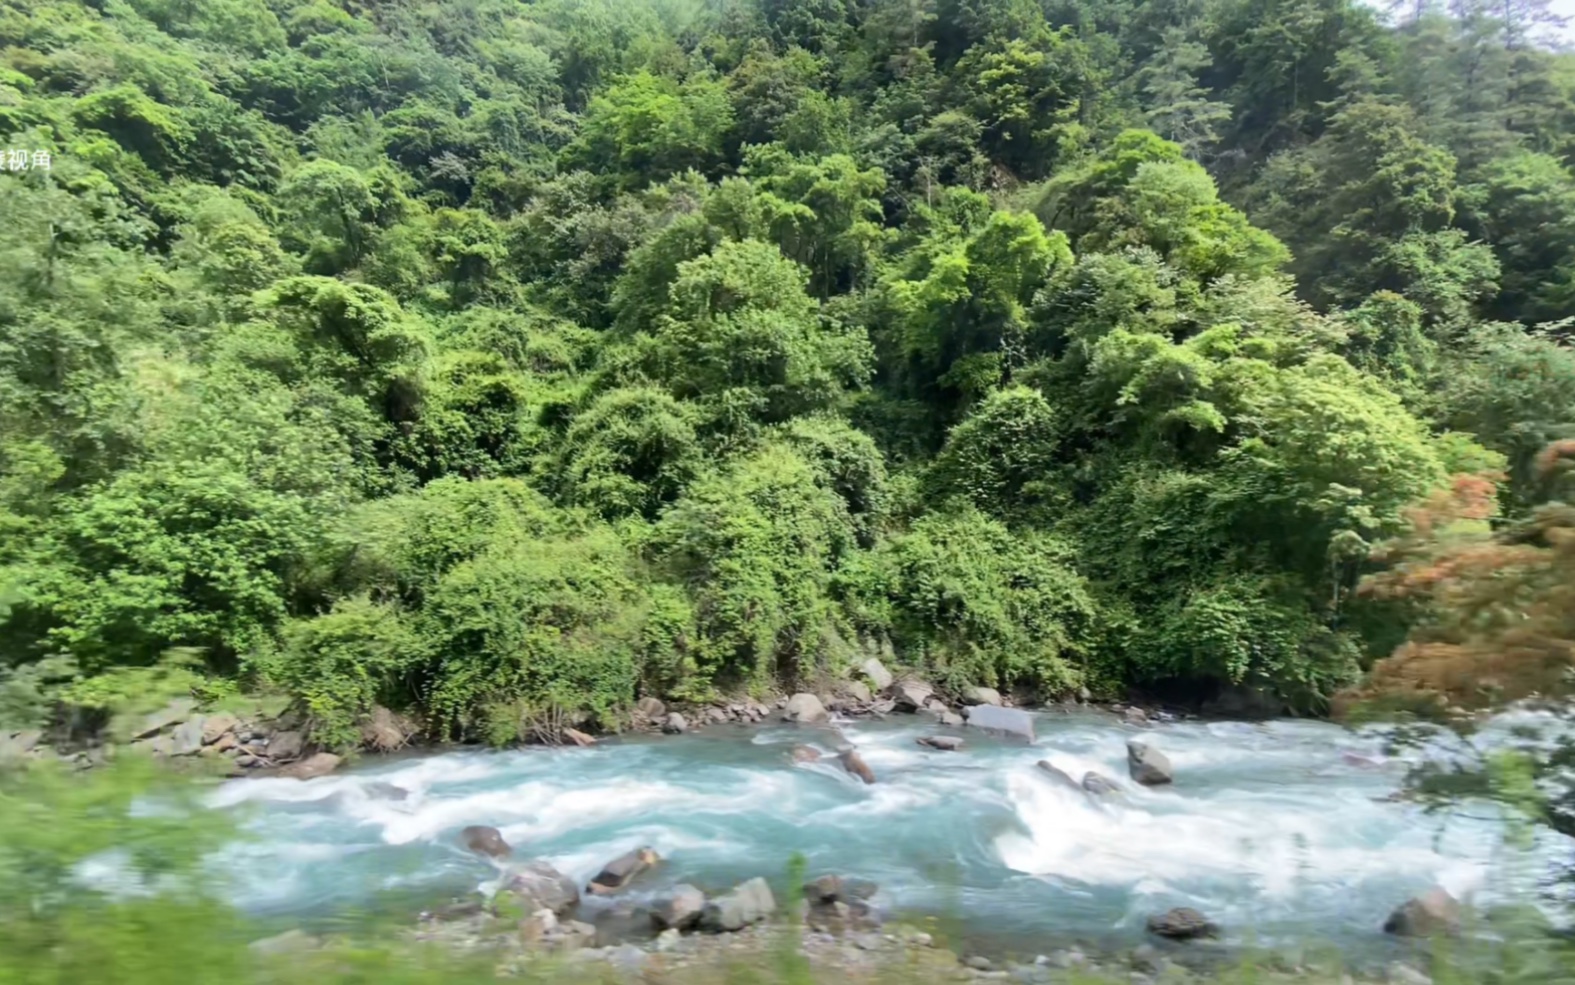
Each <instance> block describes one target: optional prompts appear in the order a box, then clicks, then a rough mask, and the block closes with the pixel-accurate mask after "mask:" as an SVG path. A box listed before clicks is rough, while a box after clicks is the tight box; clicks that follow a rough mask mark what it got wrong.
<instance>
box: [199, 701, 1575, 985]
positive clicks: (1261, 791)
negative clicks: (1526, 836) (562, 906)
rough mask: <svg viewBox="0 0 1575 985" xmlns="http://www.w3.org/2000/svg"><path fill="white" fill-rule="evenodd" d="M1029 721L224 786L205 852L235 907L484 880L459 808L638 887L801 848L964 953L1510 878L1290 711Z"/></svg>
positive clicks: (528, 753) (1313, 916)
mask: <svg viewBox="0 0 1575 985" xmlns="http://www.w3.org/2000/svg"><path fill="white" fill-rule="evenodd" d="M1036 717H1037V728H1038V732H1039V736H1038V740H1037V741H1036V743H1035V744H1034V745H1033V746H1031V747H1030V746H1024V745H1021V744H1014V743H1011V742H1006V741H997V740H995V739H992V738H988V737H985V736H982V735H980V734H978V733H977V732H970V731H967V730H964V732H963V733H962V734H964V735H965V736H966V738H967V740H968V744H967V747H966V749H965V750H964V751H961V752H955V753H942V752H932V751H928V750H926V749H925V748H923V747H921V746H919V745H918V744H917V743H916V741H915V740H916V739H917V738H918V737H919V736H921V735H926V734H935V733H936V732H937V731H938V730H937V729H936V728H935V727H934V724H933V721H932V720H930V719H929V718H928V716H908V717H899V718H895V719H892V720H888V721H883V722H878V721H857V722H847V723H841V724H840V728H841V731H842V734H843V735H844V736H846V738H847V739H848V740H850V741H852V742H854V743H855V744H857V745H858V747H859V748H860V750H861V751H862V752H863V754H864V757H865V759H866V760H867V761H868V763H869V764H870V766H871V767H872V768H873V769H874V770H875V772H876V774H877V775H878V777H879V782H878V783H877V784H875V785H873V786H865V785H864V784H862V783H860V782H858V781H856V780H855V779H853V778H852V777H850V776H848V775H846V774H845V773H844V772H843V771H842V770H841V769H840V768H839V767H838V766H837V764H836V762H835V760H831V761H829V762H822V763H817V764H812V765H802V766H795V765H793V764H792V763H791V762H790V760H789V755H788V753H789V750H790V749H791V747H792V745H794V744H795V743H804V742H807V743H810V744H818V745H820V746H821V747H822V748H823V749H830V748H832V747H833V745H834V743H835V738H834V737H833V736H832V735H831V733H830V732H829V731H827V730H825V729H819V730H817V729H810V728H802V727H797V726H781V727H764V728H758V729H743V728H739V727H732V726H713V727H711V728H708V729H706V730H704V731H702V732H699V733H696V734H689V735H683V736H640V737H633V738H629V739H625V740H615V741H607V742H603V743H602V744H599V745H597V746H595V747H593V748H585V749H580V748H565V749H544V748H527V749H518V750H511V751H500V752H490V751H464V750H461V751H450V752H443V753H440V754H433V755H424V756H420V757H409V758H396V759H385V760H376V759H374V760H371V761H368V762H367V763H365V765H363V766H362V767H360V768H357V769H354V770H351V771H349V772H345V773H342V774H340V775H335V776H330V777H325V778H322V779H318V780H312V781H308V782H304V783H303V782H300V781H295V780H279V779H264V780H238V781H233V782H230V783H227V784H225V785H224V786H223V787H221V788H220V789H219V790H217V791H216V792H215V793H214V795H213V797H212V804H213V806H215V807H218V808H221V809H226V810H236V811H241V812H242V821H243V828H244V830H245V831H246V833H247V836H248V837H247V838H246V839H244V840H243V841H242V842H240V843H238V844H236V845H234V846H232V847H231V848H229V849H228V850H226V851H225V852H224V853H223V855H222V857H221V858H220V859H219V860H218V862H219V864H220V865H221V866H222V868H223V870H224V871H225V872H226V873H227V874H228V875H229V876H230V883H229V885H230V887H231V891H232V892H233V893H234V894H235V898H236V900H237V902H238V903H239V904H240V905H241V906H243V907H244V908H245V909H247V910H249V911H250V912H252V913H254V914H256V915H257V916H258V917H259V918H261V919H264V920H266V919H268V918H277V917H289V918H290V919H293V920H308V919H312V918H322V917H324V916H326V915H328V914H341V915H342V914H344V913H346V912H352V911H354V912H367V911H377V910H379V909H381V910H383V911H385V912H392V911H397V910H398V909H399V908H400V907H404V908H405V912H406V913H413V912H415V910H416V909H418V908H419V907H420V906H422V905H432V904H434V903H437V902H441V901H442V900H443V899H445V898H453V897H456V896H462V895H464V894H466V893H470V892H473V891H474V890H476V889H477V888H478V887H485V886H486V885H488V884H489V883H490V882H491V881H492V880H495V879H496V873H495V871H494V870H493V869H492V868H491V867H490V866H489V865H488V864H487V863H486V862H485V861H483V860H478V859H477V858H475V857H474V856H471V855H469V854H467V853H466V852H464V851H463V850H462V849H461V848H460V847H459V846H458V845H457V844H456V834H457V832H458V831H459V829H460V828H462V827H464V826H466V825H471V824H490V825H495V826H496V827H498V828H499V829H500V830H501V831H502V832H503V834H504V836H505V837H506V838H507V839H508V841H509V842H510V843H511V844H512V845H514V846H515V848H516V852H517V853H518V854H520V855H528V856H538V857H544V858H546V859H548V860H550V861H551V862H552V863H553V864H554V865H556V866H558V867H559V868H560V869H562V870H563V871H564V872H566V873H568V874H569V875H571V876H573V877H574V878H575V879H576V880H577V881H578V882H580V883H581V884H582V885H583V884H584V882H585V881H586V880H587V879H588V878H589V877H590V876H591V875H593V874H594V873H595V872H596V871H597V869H598V868H599V867H600V864H601V863H602V862H604V861H606V860H608V859H611V858H613V857H614V856H617V855H619V854H621V853H622V852H624V851H627V850H629V849H632V848H635V847H638V846H641V845H650V846H652V847H654V848H655V849H656V850H657V851H658V852H659V853H660V854H661V855H662V856H663V858H664V862H663V864H662V865H661V867H660V868H659V869H658V870H657V871H656V872H655V873H653V874H651V875H650V876H649V877H647V878H643V879H642V880H641V881H640V882H638V883H637V884H636V887H635V888H634V889H632V890H631V892H632V893H633V894H634V895H635V896H637V897H639V896H643V895H658V894H660V892H661V890H662V889H663V888H664V887H667V886H671V885H673V884H675V883H678V882H689V883H693V884H695V885H698V886H700V887H701V888H703V889H706V890H718V889H723V888H726V887H728V886H731V885H732V884H734V883H736V882H738V881H741V880H742V879H745V878H749V877H752V876H756V875H766V876H768V877H769V878H774V879H775V880H776V881H777V882H778V884H779V885H780V880H781V878H782V877H783V876H784V874H785V872H786V869H787V863H788V860H789V858H790V856H791V855H792V853H794V852H800V853H803V855H804V856H805V857H806V858H807V860H808V865H809V868H810V870H812V874H813V873H818V872H838V873H841V874H844V875H850V876H858V877H863V878H867V879H872V880H874V881H876V882H877V883H878V884H879V886H880V893H879V895H878V896H877V897H876V902H877V903H879V904H880V905H881V906H882V907H883V908H884V909H886V910H887V911H889V912H894V913H898V914H905V915H906V914H916V915H924V914H932V915H937V916H940V917H943V918H946V919H949V920H952V921H954V922H953V923H952V924H950V925H949V926H951V927H952V928H953V930H954V933H956V934H958V935H961V936H962V937H965V938H972V939H973V942H974V943H975V944H976V945H977V946H979V947H980V948H981V949H983V948H985V947H993V948H994V949H996V950H1009V951H1013V952H1017V953H1026V954H1032V953H1035V952H1036V951H1043V950H1047V949H1048V948H1050V947H1051V946H1055V945H1058V944H1064V943H1068V942H1072V941H1079V942H1082V943H1084V944H1085V945H1089V946H1094V947H1110V946H1131V945H1132V944H1135V943H1137V942H1139V941H1140V940H1141V938H1142V936H1143V923H1144V919H1145V917H1146V916H1147V915H1148V914H1150V913H1154V912H1157V911H1161V910H1164V909H1167V908H1169V907H1173V906H1193V907H1196V908H1198V909H1200V910H1202V911H1203V912H1204V913H1206V914H1208V915H1209V916H1210V917H1211V918H1213V919H1214V920H1216V921H1218V922H1219V923H1221V924H1222V925H1223V926H1224V928H1225V930H1226V940H1227V941H1228V942H1236V943H1243V944H1246V943H1252V944H1258V945H1268V946H1275V947H1280V946H1288V945H1291V944H1294V943H1296V942H1304V941H1307V940H1309V939H1312V940H1316V941H1318V942H1320V943H1321V944H1322V945H1324V946H1333V947H1337V948H1339V949H1341V951H1342V952H1345V953H1347V954H1358V953H1360V954H1370V955H1372V956H1373V957H1374V959H1375V960H1378V959H1381V958H1382V955H1383V953H1384V949H1385V948H1386V947H1388V946H1389V945H1388V944H1387V943H1386V942H1385V941H1384V939H1383V935H1382V934H1380V933H1379V927H1380V925H1381V924H1382V923H1383V921H1384V918H1385V916H1386V915H1387V914H1388V913H1389V911H1390V910H1391V909H1392V908H1393V907H1394V906H1395V905H1396V904H1397V903H1399V902H1401V901H1403V900H1404V899H1406V898H1407V897H1408V896H1410V895H1412V894H1414V893H1416V892H1418V891H1420V890H1422V889H1425V888H1426V887H1428V886H1429V885H1432V884H1434V883H1439V884H1442V885H1443V886H1445V887H1446V888H1448V889H1449V890H1450V891H1451V892H1454V893H1455V894H1456V895H1457V896H1466V895H1470V896H1472V897H1473V900H1474V902H1476V903H1478V904H1481V903H1491V902H1492V901H1493V900H1495V899H1497V898H1503V897H1505V896H1506V895H1508V894H1509V893H1510V892H1513V891H1515V890H1516V889H1518V888H1524V886H1523V884H1522V883H1521V882H1517V881H1515V877H1514V873H1515V871H1517V870H1518V869H1520V868H1522V867H1520V866H1514V865H1506V864H1504V863H1505V861H1506V851H1505V849H1503V848H1502V841H1503V838H1502V835H1501V826H1500V825H1499V824H1498V823H1496V822H1495V821H1494V820H1492V818H1491V814H1490V812H1488V811H1486V810H1485V809H1473V810H1472V811H1471V812H1470V813H1471V816H1469V817H1464V816H1457V817H1454V818H1448V819H1445V818H1439V817H1430V816H1425V815H1424V814H1423V813H1422V812H1421V810H1420V809H1419V808H1417V807H1415V806H1414V805H1409V804H1405V803H1394V802H1385V801H1384V800H1383V798H1384V797H1385V796H1386V795H1388V794H1390V793H1392V792H1393V791H1394V790H1395V789H1396V788H1397V785H1398V783H1399V781H1400V780H1401V778H1402V776H1403V774H1404V768H1405V767H1404V763H1403V762H1399V761H1396V760H1387V759H1386V758H1385V757H1384V756H1383V754H1382V752H1381V743H1380V740H1379V738H1378V736H1377V735H1376V734H1373V733H1353V732H1350V731H1348V730H1345V729H1342V728H1340V727H1337V726H1334V725H1330V724H1327V723H1320V722H1311V721H1281V722H1273V723H1268V724H1248V723H1235V722H1191V721H1188V722H1178V723H1171V724H1164V725H1160V726H1157V727H1154V728H1150V729H1137V728H1134V727H1132V726H1128V725H1125V724H1123V723H1120V722H1118V721H1116V720H1115V719H1113V718H1112V717H1111V716H1109V715H1105V714H1102V713H1098V712H1092V711H1090V712H1070V713H1068V712H1060V711H1047V712H1043V713H1040V714H1038V715H1037V716H1036ZM1139 733H1141V734H1142V737H1143V739H1144V741H1147V742H1149V743H1150V744H1152V745H1154V746H1156V747H1157V748H1159V749H1161V750H1162V751H1163V752H1165V753H1166V754H1167V755H1168V756H1169V757H1170V760H1171V761H1172V763H1173V764H1174V767H1175V773H1176V783H1175V785H1174V786H1172V787H1168V788H1159V789H1146V788H1142V787H1139V786H1137V785H1135V784H1133V783H1131V782H1130V781H1129V780H1128V779H1127V776H1126V769H1125V743H1126V740H1127V739H1129V738H1132V737H1135V736H1137V735H1139ZM1348 753H1349V754H1351V755H1347V754H1348ZM1040 759H1048V760H1050V761H1051V762H1052V763H1054V764H1056V765H1057V766H1059V767H1061V768H1062V769H1064V770H1066V771H1067V772H1068V773H1071V774H1073V775H1074V776H1081V775H1082V774H1083V773H1084V772H1085V771H1087V770H1097V771H1099V772H1101V773H1103V774H1105V775H1106V776H1108V777H1112V778H1114V779H1116V780H1117V781H1118V783H1120V784H1121V786H1122V787H1123V794H1124V802H1123V803H1120V804H1109V805H1103V806H1101V805H1099V804H1096V803H1094V802H1092V801H1090V800H1089V799H1088V798H1086V797H1084V796H1082V795H1081V794H1079V793H1075V792H1072V791H1067V790H1063V789H1060V788H1058V787H1056V786H1055V785H1054V784H1052V783H1050V782H1047V781H1046V779H1045V778H1044V777H1043V776H1042V775H1040V774H1039V773H1038V771H1037V770H1036V769H1035V766H1034V764H1035V763H1036V761H1038V760H1040ZM394 788H398V790H395V789H394ZM399 791H403V792H404V793H403V795H402V799H401V795H400V793H399ZM1549 847H1550V846H1544V849H1545V850H1546V849H1548V848H1549ZM1551 847H1553V848H1558V847H1561V846H1551ZM1520 878H1521V879H1524V878H1525V876H1524V875H1522V876H1521V877H1520ZM390 908H392V910H391V909H390Z"/></svg>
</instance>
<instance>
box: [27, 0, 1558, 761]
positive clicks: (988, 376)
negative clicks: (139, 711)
mask: <svg viewBox="0 0 1575 985" xmlns="http://www.w3.org/2000/svg"><path fill="white" fill-rule="evenodd" d="M1546 6H1547V5H1546V0H1498V2H1493V3H1488V2H1486V0H1451V2H1450V3H1449V4H1448V5H1447V9H1446V8H1445V5H1442V4H1437V3H1434V2H1431V0H1406V2H1403V3H1398V4H1396V5H1395V9H1393V10H1385V9H1375V8H1370V7H1368V6H1366V5H1363V4H1358V3H1354V2H1350V0H1146V2H1145V0H640V2H630V0H540V2H526V0H383V2H375V0H332V2H331V0H78V2H70V0H0V148H4V149H6V150H17V151H23V152H25V155H21V156H25V157H26V161H27V164H28V166H27V167H25V168H22V167H16V168H12V167H7V168H6V169H5V170H0V227H3V228H4V229H5V230H6V236H5V238H4V241H3V244H0V257H3V259H0V531H3V533H0V620H3V623H4V625H3V628H0V725H10V726H12V727H23V726H25V725H32V724H38V723H40V722H42V721H44V720H45V719H47V718H48V717H50V716H51V715H53V714H55V713H56V710H57V709H58V708H59V707H61V705H62V703H64V704H66V705H69V706H76V707H79V708H87V709H91V708H93V707H96V706H101V705H103V704H105V703H107V702H109V701H111V700H112V699H113V697H114V696H115V695H116V694H119V693H123V692H124V691H126V690H127V689H132V688H137V687H140V686H143V684H144V683H145V682H146V681H148V680H151V679H154V678H157V679H159V680H168V679H170V678H171V677H172V676H173V677H174V678H175V679H178V680H182V681H188V680H189V681H190V682H194V683H196V684H198V686H199V687H200V688H203V689H206V691H207V692H209V693H222V692H223V691H224V690H226V689H229V688H235V687H258V686H261V687H269V688H275V689H279V690H282V691H283V692H285V693H288V694H291V695H293V696H295V697H297V698H298V699H300V700H301V701H302V703H303V704H304V706H305V707H306V708H308V709H309V710H310V712H311V714H312V717H313V721H314V728H315V730H316V736H317V738H318V740H319V741H320V742H322V743H323V744H325V745H334V744H338V743H345V742H350V741H353V736H354V735H355V728H356V723H357V722H358V720H359V718H360V716H362V715H363V714H364V713H365V712H366V711H367V710H368V709H369V708H370V707H371V706H372V705H373V704H374V703H382V704H385V705H389V706H392V707H395V708H401V709H408V710H411V711H414V712H417V713H419V714H420V715H422V716H423V717H424V719H425V720H426V721H427V722H428V725H429V727H430V730H431V731H432V733H433V734H434V735H438V736H449V737H459V736H466V737H472V738H483V739H488V740H491V741H498V742H505V741H509V740H511V739H513V738H515V737H516V736H518V735H520V734H522V731H523V730H524V729H525V728H526V727H527V726H528V723H529V722H530V721H531V720H532V719H533V718H534V717H535V716H538V715H540V714H542V713H544V710H545V709H548V708H553V707H557V708H571V709H585V710H588V711H590V712H592V713H594V714H595V715H597V716H599V717H600V718H602V719H603V720H604V721H605V722H607V723H609V724H610V723H612V722H613V721H615V720H616V719H617V717H618V716H619V715H620V713H621V712H622V711H623V710H625V709H627V708H628V707H629V706H630V705H631V704H632V703H633V701H634V700H635V699H636V698H637V697H638V696H640V695H645V694H653V695H659V696H662V697H670V698H671V697H676V698H679V699H700V698H704V697H706V696H708V695H710V694H713V693H715V692H716V690H717V689H725V688H732V687H739V686H745V685H749V684H752V683H754V684H758V683H762V682H765V681H769V680H772V679H784V680H785V679H795V678H796V679H814V678H815V677H816V676H817V675H820V674H822V673H828V672H836V671H838V670H840V669H841V668H844V667H846V666H848V665H849V664H850V663H852V662H854V661H857V660H860V659H862V658H863V656H864V655H866V654H867V653H869V652H883V651H884V652H891V653H895V655H896V659H897V661H898V662H899V663H903V664H909V665H912V666H915V667H919V668H923V669H924V670H925V671H927V672H928V673H929V674H931V675H933V676H934V677H935V679H937V680H939V681H941V682H943V683H947V684H952V685H956V686H961V685H963V684H968V683H978V684H992V685H997V686H1008V687H1019V688H1024V689H1029V690H1033V691H1037V692H1038V693H1041V694H1045V695H1056V694H1064V693H1068V692H1072V691H1076V690H1077V689H1079V688H1081V687H1087V688H1089V689H1090V690H1091V691H1093V692H1095V693H1103V694H1112V693H1116V692H1118V691H1120V690H1121V689H1122V688H1125V687H1129V686H1137V687H1143V688H1150V689H1155V690H1156V691H1158V692H1162V693H1165V692H1168V693H1178V694H1198V693H1203V692H1204V691H1206V690H1207V688H1208V687H1210V686H1211V685H1212V684H1214V683H1217V682H1245V683H1250V684H1260V685H1267V686H1269V687H1270V688H1272V689H1273V690H1274V691H1276V692H1277V693H1278V694H1279V695H1280V696H1281V697H1282V698H1283V699H1284V700H1285V701H1287V702H1288V703H1290V704H1291V705H1292V706H1294V707H1296V708H1298V709H1302V710H1307V711H1313V712H1317V711H1319V710H1322V709H1323V708H1325V707H1326V705H1327V701H1328V699H1329V697H1330V696H1331V695H1332V694H1334V693H1335V692H1336V691H1337V690H1339V689H1340V688H1342V687H1344V686H1346V685H1349V684H1351V683H1352V682H1353V681H1355V680H1356V679H1357V678H1358V677H1359V675H1360V674H1361V672H1362V670H1363V669H1364V668H1365V667H1367V666H1369V665H1370V664H1371V663H1372V661H1373V660H1375V659H1377V658H1379V657H1381V656H1384V655H1386V654H1388V653H1389V652H1390V651H1392V650H1393V649H1394V647H1395V645H1396V644H1397V643H1398V642H1399V641H1400V640H1401V639H1403V638H1404V637H1405V636H1406V634H1407V632H1408V631H1409V630H1410V629H1411V624H1412V623H1413V622H1414V621H1415V620H1416V619H1418V618H1423V617H1425V615H1426V613H1425V612H1423V611H1422V610H1421V609H1420V608H1419V607H1418V606H1417V605H1415V604H1413V603H1408V602H1406V601H1404V600H1394V599H1385V598H1380V597H1368V596H1365V595H1363V594H1359V593H1357V592H1356V591H1355V588H1356V586H1357V584H1358V581H1359V580H1360V579H1361V578H1362V577H1363V576H1364V575H1365V574H1367V573H1369V572H1370V571H1372V570H1373V564H1374V562H1373V561H1372V560H1370V557H1369V555H1370V553H1371V551H1372V550H1373V547H1374V546H1375V545H1376V544H1378V543H1380V542H1382V541H1384V540H1385V539H1386V538H1389V537H1392V536H1394V535H1396V534H1397V533H1399V532H1401V531H1402V530H1403V529H1405V527H1406V522H1407V516H1408V513H1407V511H1408V508H1409V507H1410V506H1411V504H1414V503H1417V502H1419V501H1421V500H1423V499H1425V497H1427V496H1428V495H1429V494H1430V493H1432V492H1434V491H1435V490H1438V489H1440V488H1443V487H1445V486H1446V484H1447V483H1448V481H1449V477H1450V476H1451V475H1455V474H1460V473H1480V472H1484V471H1487V472H1494V471H1498V472H1502V474H1503V480H1502V486H1501V488H1500V490H1499V496H1498V503H1499V506H1498V509H1499V510H1500V511H1501V512H1502V514H1503V515H1505V516H1506V517H1511V518H1512V517H1514V516H1516V515H1517V514H1519V515H1524V514H1525V513H1526V512H1527V511H1529V510H1530V509H1532V508H1533V507H1534V506H1535V505H1536V504H1538V503H1539V502H1540V501H1542V500H1544V499H1546V498H1547V496H1548V495H1549V490H1548V488H1547V484H1546V482H1545V481H1543V480H1542V479H1540V478H1539V472H1538V470H1537V468H1536V464H1535V460H1536V455H1537V453H1538V451H1539V450H1540V449H1541V448H1543V447H1544V446H1545V445H1546V444H1547V443H1548V442H1549V441H1550V440H1552V439H1556V438H1559V437H1561V436H1563V435H1564V434H1566V432H1565V431H1564V430H1562V429H1563V428H1564V427H1565V426H1566V425H1567V424H1569V423H1570V422H1575V356H1572V353H1571V351H1570V349H1569V348H1568V347H1567V345H1566V344H1565V341H1564V337H1565V335H1566V334H1567V332H1568V331H1569V327H1570V322H1569V320H1568V319H1567V318H1566V316H1567V315H1570V314H1575V171H1572V165H1575V56H1571V55H1565V54H1559V53H1557V52H1556V51H1555V50H1554V49H1553V47H1552V46H1551V45H1550V43H1549V42H1550V39H1551V38H1553V37H1554V36H1555V33H1556V28H1557V26H1558V25H1557V24H1556V23H1555V18H1553V17H1552V15H1551V14H1550V13H1549V12H1548V10H1547V9H1546ZM38 151H44V152H47V153H48V155H49V158H48V166H47V167H44V166H42V163H41V161H42V159H41V158H40V157H39V156H38V155H36V154H35V152H38ZM5 160H8V161H10V160H13V159H12V158H10V157H7V158H6V159H5ZM35 163H39V166H33V165H34V164H35ZM1561 319H1563V320H1561Z"/></svg>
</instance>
